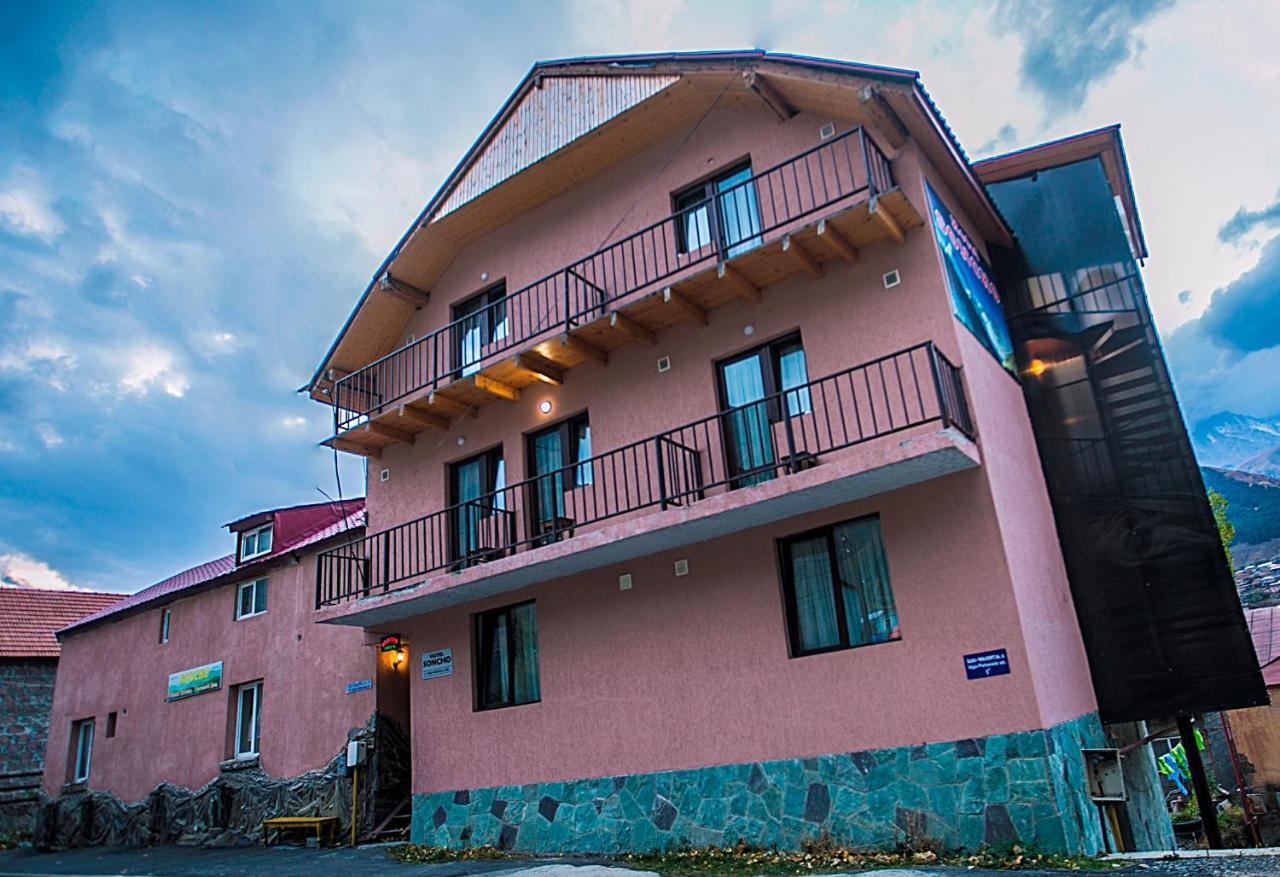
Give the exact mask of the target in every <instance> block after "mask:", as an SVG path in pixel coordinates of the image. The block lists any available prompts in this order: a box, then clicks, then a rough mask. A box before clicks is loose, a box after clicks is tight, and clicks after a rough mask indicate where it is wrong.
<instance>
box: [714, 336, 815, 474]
mask: <svg viewBox="0 0 1280 877" xmlns="http://www.w3.org/2000/svg"><path fill="white" fill-rule="evenodd" d="M717 370H718V377H719V384H720V402H721V405H722V407H723V409H724V411H725V414H724V416H723V417H722V418H721V428H722V430H723V434H724V442H725V468H726V470H727V474H728V475H729V476H730V479H731V480H730V486H731V487H735V488H737V487H748V486H750V485H752V484H760V483H761V482H764V481H768V480H770V479H771V478H773V477H774V476H775V475H776V474H777V465H776V464H777V463H778V449H777V447H776V443H775V441H774V435H773V424H775V423H779V422H781V421H782V419H783V417H784V416H785V417H788V418H794V417H797V416H800V415H803V414H808V413H809V411H810V410H811V408H812V403H811V401H810V396H809V389H808V381H809V377H808V373H807V371H806V368H805V359H804V347H803V346H802V345H801V343H800V336H799V335H789V336H787V337H785V338H781V339H779V340H777V341H771V342H769V343H768V344H765V345H762V346H761V347H757V348H756V349H755V350H750V351H748V352H746V353H743V354H739V355H738V356H735V357H732V358H730V359H727V360H724V361H722V362H721V363H720V364H719V366H718V369H717ZM783 394H785V395H783ZM783 452H784V453H785V449H784V451H783Z"/></svg>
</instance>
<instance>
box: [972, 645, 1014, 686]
mask: <svg viewBox="0 0 1280 877" xmlns="http://www.w3.org/2000/svg"><path fill="white" fill-rule="evenodd" d="M964 674H965V675H966V676H968V677H969V678H970V679H986V678H988V677H990V676H1008V675H1009V653H1008V652H1007V651H1005V650H1004V649H994V650H993V651H990V652H978V653H976V654H973V655H965V656H964Z"/></svg>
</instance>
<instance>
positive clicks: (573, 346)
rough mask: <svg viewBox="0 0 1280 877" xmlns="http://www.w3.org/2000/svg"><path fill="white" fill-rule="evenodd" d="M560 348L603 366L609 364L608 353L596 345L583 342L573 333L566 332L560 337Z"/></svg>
mask: <svg viewBox="0 0 1280 877" xmlns="http://www.w3.org/2000/svg"><path fill="white" fill-rule="evenodd" d="M560 346H561V347H565V348H568V349H569V350H572V351H573V352H574V353H576V354H578V355H579V356H585V357H586V358H587V359H593V360H595V361H596V362H598V363H600V364H601V365H608V364H609V354H608V353H606V352H604V351H603V350H601V349H600V348H599V347H596V346H595V345H594V344H590V343H588V342H586V341H583V340H582V339H581V338H579V337H578V336H577V335H574V334H573V333H572V332H565V333H564V334H563V335H561V336H560Z"/></svg>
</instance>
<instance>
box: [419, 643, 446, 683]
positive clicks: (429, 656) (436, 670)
mask: <svg viewBox="0 0 1280 877" xmlns="http://www.w3.org/2000/svg"><path fill="white" fill-rule="evenodd" d="M452 675H453V649H452V648H448V649H437V650H436V651H434V652H424V653H423V654H422V678H423V679H435V678H437V677H440V676H452Z"/></svg>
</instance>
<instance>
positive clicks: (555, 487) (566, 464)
mask: <svg viewBox="0 0 1280 877" xmlns="http://www.w3.org/2000/svg"><path fill="white" fill-rule="evenodd" d="M528 449H529V465H528V469H529V477H530V478H531V479H532V480H531V481H530V484H529V500H528V503H529V524H530V529H531V530H532V532H533V533H534V534H536V536H537V539H538V541H537V543H536V544H546V543H548V542H555V541H558V540H559V539H561V538H563V537H564V536H565V535H567V534H571V533H572V532H573V528H574V527H575V526H576V524H577V521H576V520H574V518H575V517H576V516H577V511H578V503H571V504H570V505H569V507H568V509H566V507H565V492H566V491H568V490H573V489H575V488H579V487H586V486H587V485H589V484H591V483H592V480H593V479H592V472H591V463H590V462H583V461H589V460H590V459H591V424H590V422H589V421H588V420H587V415H586V414H580V415H578V416H577V417H571V418H569V419H568V420H565V421H563V422H561V423H557V424H556V425H555V426H550V427H547V428H546V429H543V430H539V431H538V432H535V433H533V434H532V435H530V436H529V444H528Z"/></svg>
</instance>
